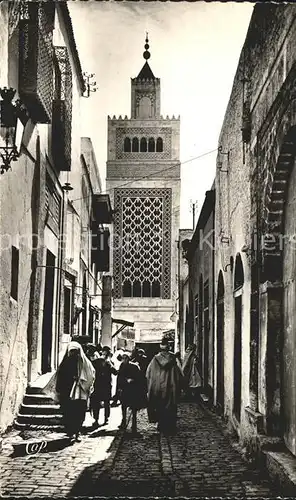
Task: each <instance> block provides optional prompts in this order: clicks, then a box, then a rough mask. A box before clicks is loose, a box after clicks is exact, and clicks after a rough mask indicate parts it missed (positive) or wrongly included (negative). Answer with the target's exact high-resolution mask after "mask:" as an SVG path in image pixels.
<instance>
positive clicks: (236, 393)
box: [233, 295, 242, 422]
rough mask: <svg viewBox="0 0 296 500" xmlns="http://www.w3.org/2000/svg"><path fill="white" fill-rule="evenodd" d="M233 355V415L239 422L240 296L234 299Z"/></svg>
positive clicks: (240, 366) (240, 379)
mask: <svg viewBox="0 0 296 500" xmlns="http://www.w3.org/2000/svg"><path fill="white" fill-rule="evenodd" d="M234 314H235V320H234V322H235V326H234V353H233V413H234V415H235V417H236V419H237V420H238V422H240V417H241V384H242V296H241V295H239V296H238V297H235V312H234Z"/></svg>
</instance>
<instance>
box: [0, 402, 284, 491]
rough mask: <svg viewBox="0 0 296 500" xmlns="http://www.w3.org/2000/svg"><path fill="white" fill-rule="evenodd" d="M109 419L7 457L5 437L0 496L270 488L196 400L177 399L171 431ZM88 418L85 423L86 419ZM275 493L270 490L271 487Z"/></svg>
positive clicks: (142, 419) (115, 416) (143, 420)
mask: <svg viewBox="0 0 296 500" xmlns="http://www.w3.org/2000/svg"><path fill="white" fill-rule="evenodd" d="M120 417H121V415H120V408H119V407H118V408H115V409H112V413H111V419H110V423H109V425H108V426H107V427H101V428H99V429H98V430H96V431H94V432H93V433H91V434H90V433H88V434H87V435H84V436H83V437H82V442H81V443H74V444H73V445H72V446H68V447H66V448H64V449H63V450H60V451H57V452H50V453H40V454H38V455H32V456H25V457H15V458H13V457H11V452H12V447H11V442H12V441H13V438H12V437H10V438H9V437H7V438H6V440H5V441H4V450H3V453H2V455H1V456H0V467H1V476H2V483H1V495H2V496H13V497H15V496H27V497H35V496H38V497H39V496H50V497H58V496H68V497H72V496H75V497H76V496H90V497H95V496H132V497H133V496H134V497H149V496H191V497H200V496H220V497H226V496H231V497H267V498H270V497H271V496H276V492H275V491H273V488H272V485H271V484H270V482H269V481H268V479H267V478H263V475H262V473H259V471H254V470H251V469H250V468H249V466H248V464H247V463H246V462H245V461H244V460H243V459H242V458H241V456H240V454H239V453H238V451H236V449H235V447H234V446H233V444H231V443H230V440H229V438H228V437H227V436H226V435H225V433H223V432H221V428H220V426H219V424H218V423H217V422H216V417H214V416H212V415H211V414H210V413H209V412H208V411H207V410H204V409H203V408H201V407H200V406H199V405H198V404H196V403H187V402H183V403H181V405H180V407H179V415H178V428H179V430H178V433H177V435H175V436H172V437H169V438H166V437H164V436H160V435H159V433H158V432H157V431H156V425H155V424H149V423H148V420H147V414H146V411H145V410H142V411H141V412H140V413H139V415H138V422H139V425H138V430H139V432H140V433H141V436H139V437H131V436H130V428H128V431H127V433H125V434H124V433H123V432H122V431H118V430H117V427H118V424H119V423H120ZM90 423H91V422H89V423H88V425H90ZM277 493H278V492H277Z"/></svg>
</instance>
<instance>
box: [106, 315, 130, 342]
mask: <svg viewBox="0 0 296 500" xmlns="http://www.w3.org/2000/svg"><path fill="white" fill-rule="evenodd" d="M112 323H116V324H118V325H121V326H120V328H118V330H116V332H115V333H114V334H113V335H112V339H113V338H114V337H116V335H118V334H119V333H120V332H122V330H124V328H125V327H126V326H131V327H133V326H134V324H135V323H134V322H133V321H126V320H124V319H115V318H112Z"/></svg>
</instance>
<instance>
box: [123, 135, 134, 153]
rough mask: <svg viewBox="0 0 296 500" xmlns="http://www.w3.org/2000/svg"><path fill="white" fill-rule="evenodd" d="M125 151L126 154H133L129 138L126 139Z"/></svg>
mask: <svg viewBox="0 0 296 500" xmlns="http://www.w3.org/2000/svg"><path fill="white" fill-rule="evenodd" d="M123 150H124V152H125V153H130V152H131V150H132V149H131V140H130V138H129V137H126V138H125V139H124V146H123Z"/></svg>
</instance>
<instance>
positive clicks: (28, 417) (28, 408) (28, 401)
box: [14, 373, 64, 432]
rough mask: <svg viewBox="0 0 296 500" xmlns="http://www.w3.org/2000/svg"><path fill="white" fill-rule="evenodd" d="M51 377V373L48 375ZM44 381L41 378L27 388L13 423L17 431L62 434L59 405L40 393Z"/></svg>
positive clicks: (62, 427)
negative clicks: (40, 431) (45, 431)
mask: <svg viewBox="0 0 296 500" xmlns="http://www.w3.org/2000/svg"><path fill="white" fill-rule="evenodd" d="M50 375H51V377H52V375H53V374H52V373H51V374H50ZM46 381H48V376H47V377H46V379H45V380H44V377H43V380H42V377H40V378H39V379H38V381H36V383H35V384H32V385H31V386H28V387H27V390H26V394H25V396H24V399H23V402H22V404H21V407H20V409H19V412H18V414H17V417H16V420H15V422H14V427H15V428H16V429H18V430H50V431H54V432H62V431H63V430H64V426H63V423H62V413H61V409H60V405H58V404H56V403H55V402H54V401H53V400H52V399H51V397H49V396H47V395H45V394H43V393H42V389H43V387H44V385H45V382H46Z"/></svg>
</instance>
